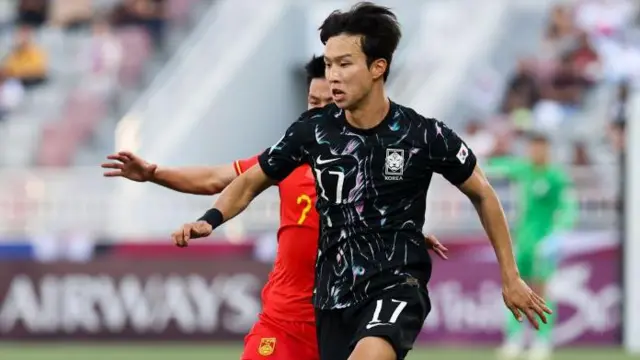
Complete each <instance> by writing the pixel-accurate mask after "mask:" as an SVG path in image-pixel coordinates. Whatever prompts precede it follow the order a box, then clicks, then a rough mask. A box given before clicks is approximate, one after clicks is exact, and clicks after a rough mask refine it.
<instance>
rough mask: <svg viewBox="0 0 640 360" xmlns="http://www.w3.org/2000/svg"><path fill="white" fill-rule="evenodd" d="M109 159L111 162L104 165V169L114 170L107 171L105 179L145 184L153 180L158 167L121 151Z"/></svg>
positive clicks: (108, 157)
mask: <svg viewBox="0 0 640 360" xmlns="http://www.w3.org/2000/svg"><path fill="white" fill-rule="evenodd" d="M107 159H109V160H111V162H107V163H104V164H102V168H103V169H113V170H112V171H105V172H104V176H105V177H123V178H126V179H129V180H133V181H137V182H145V181H149V180H151V179H153V174H154V172H155V171H156V168H157V167H158V166H157V165H155V164H150V163H148V162H146V161H144V160H143V159H142V158H140V157H138V156H136V155H134V154H133V153H131V152H129V151H120V152H118V153H116V154H112V155H109V156H107Z"/></svg>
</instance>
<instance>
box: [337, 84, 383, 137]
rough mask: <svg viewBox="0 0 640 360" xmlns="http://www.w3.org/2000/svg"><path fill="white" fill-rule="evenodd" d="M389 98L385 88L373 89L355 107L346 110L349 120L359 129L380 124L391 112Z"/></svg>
mask: <svg viewBox="0 0 640 360" xmlns="http://www.w3.org/2000/svg"><path fill="white" fill-rule="evenodd" d="M390 106H391V105H390V103H389V99H388V98H387V96H386V95H385V92H384V88H382V89H376V88H375V87H374V89H372V90H371V92H370V93H369V96H367V97H366V98H364V99H362V101H361V102H360V104H358V106H357V107H356V108H354V109H351V110H347V111H345V115H346V118H347V122H349V124H351V126H353V127H356V128H359V129H371V128H374V127H376V126H377V125H378V124H380V123H381V122H382V121H383V120H384V118H385V117H386V116H387V113H389V107H390Z"/></svg>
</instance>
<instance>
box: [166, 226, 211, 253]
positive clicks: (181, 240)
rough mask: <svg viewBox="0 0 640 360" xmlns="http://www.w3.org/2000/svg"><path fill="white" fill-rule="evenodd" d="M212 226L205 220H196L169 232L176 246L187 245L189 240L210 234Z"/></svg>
mask: <svg viewBox="0 0 640 360" xmlns="http://www.w3.org/2000/svg"><path fill="white" fill-rule="evenodd" d="M212 232H213V228H212V227H211V225H209V223H208V222H206V221H196V222H193V223H189V224H184V225H182V228H180V229H179V230H178V231H176V232H174V233H173V234H171V238H172V239H173V243H174V244H176V246H178V247H187V246H189V240H191V239H198V238H203V237H207V236H209V235H211V233H212Z"/></svg>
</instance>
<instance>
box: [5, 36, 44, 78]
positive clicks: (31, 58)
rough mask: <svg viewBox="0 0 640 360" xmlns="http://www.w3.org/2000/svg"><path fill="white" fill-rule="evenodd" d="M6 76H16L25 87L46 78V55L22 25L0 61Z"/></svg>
mask: <svg viewBox="0 0 640 360" xmlns="http://www.w3.org/2000/svg"><path fill="white" fill-rule="evenodd" d="M2 70H3V71H4V72H6V74H7V76H9V77H13V78H16V79H18V80H20V81H21V82H22V84H23V85H24V86H25V87H30V86H35V85H38V84H41V83H43V82H44V81H45V80H46V78H47V55H46V53H45V52H44V50H43V49H41V48H40V47H39V46H38V45H37V44H36V43H35V42H34V41H33V33H32V31H31V29H30V28H29V27H26V26H22V27H20V28H19V29H18V31H17V32H16V40H15V44H14V47H13V49H12V50H11V51H10V52H9V54H8V55H7V57H6V58H5V59H4V61H3V62H2Z"/></svg>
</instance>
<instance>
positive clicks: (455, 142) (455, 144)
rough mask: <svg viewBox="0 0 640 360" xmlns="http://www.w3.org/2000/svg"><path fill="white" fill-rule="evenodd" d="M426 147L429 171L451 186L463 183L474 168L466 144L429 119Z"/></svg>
mask: <svg viewBox="0 0 640 360" xmlns="http://www.w3.org/2000/svg"><path fill="white" fill-rule="evenodd" d="M429 121H430V123H429V124H428V125H427V126H429V127H430V128H429V129H427V136H426V140H427V147H428V150H429V159H430V167H431V169H432V170H433V171H434V172H436V173H438V174H441V175H442V176H443V177H444V178H445V179H447V180H448V181H449V182H450V183H452V184H453V185H460V184H462V183H463V182H465V181H466V180H467V179H468V178H469V177H470V176H471V174H472V173H473V169H474V168H475V166H476V162H477V160H476V156H475V154H474V153H473V151H472V150H471V149H470V148H469V147H468V146H467V144H466V143H465V142H464V141H463V140H462V139H461V138H460V137H459V136H458V134H456V133H455V131H453V130H451V129H450V128H449V127H447V126H446V125H445V124H444V123H443V122H441V121H438V120H435V119H429Z"/></svg>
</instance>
